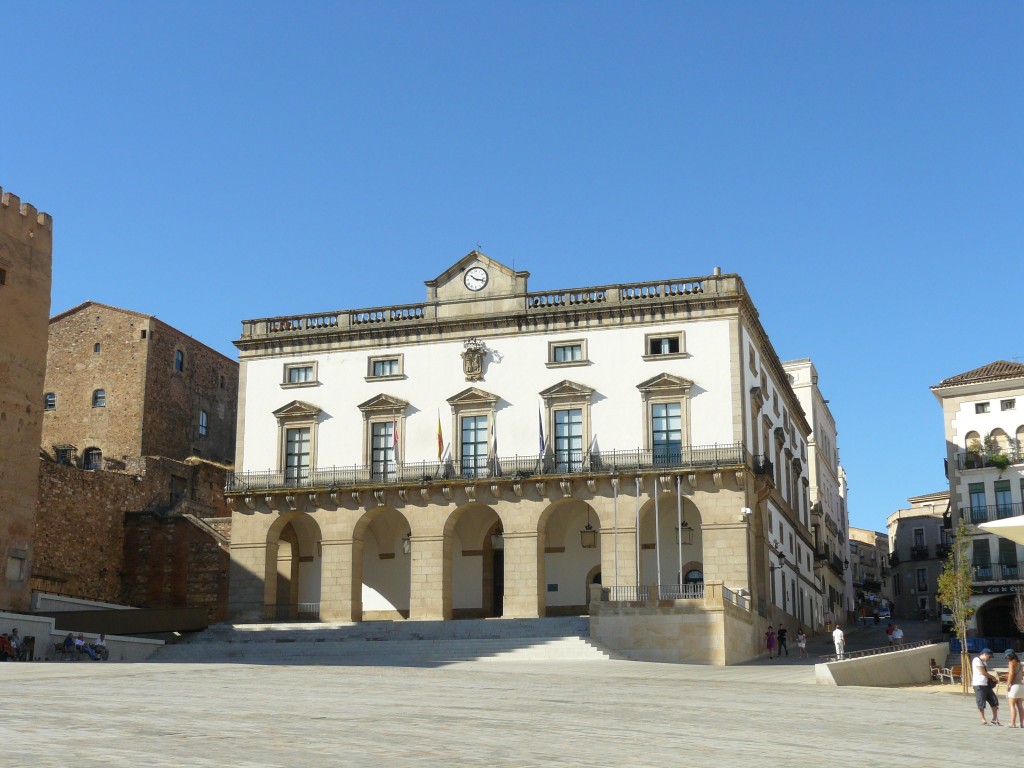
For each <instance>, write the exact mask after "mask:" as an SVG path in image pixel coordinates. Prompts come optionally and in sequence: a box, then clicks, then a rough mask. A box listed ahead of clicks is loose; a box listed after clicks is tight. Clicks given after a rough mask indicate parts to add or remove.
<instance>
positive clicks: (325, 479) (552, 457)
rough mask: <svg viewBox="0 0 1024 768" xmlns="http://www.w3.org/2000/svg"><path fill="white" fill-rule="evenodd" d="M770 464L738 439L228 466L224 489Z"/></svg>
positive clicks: (324, 486) (608, 473) (415, 482)
mask: <svg viewBox="0 0 1024 768" xmlns="http://www.w3.org/2000/svg"><path fill="white" fill-rule="evenodd" d="M766 464H767V465H768V466H770V465H771V462H767V461H766V460H765V459H764V457H761V456H756V457H755V456H751V455H750V454H749V453H747V451H746V450H745V449H744V447H743V445H742V444H741V443H731V444H724V445H703V446H683V447H679V448H672V449H668V450H665V449H656V450H653V451H652V450H648V449H638V450H630V451H600V452H599V451H587V452H573V453H566V454H561V453H553V454H547V455H545V456H543V457H537V456H503V457H501V456H499V457H497V458H487V459H475V460H471V461H459V460H447V461H421V462H405V463H396V462H388V463H386V464H380V465H373V466H369V467H367V466H359V465H351V466H344V467H326V468H321V469H313V470H310V471H308V472H305V473H295V472H284V471H275V470H270V471H264V472H229V473H228V476H227V483H226V486H225V490H226V491H227V492H228V493H246V492H249V491H273V490H288V489H292V488H310V489H312V488H322V489H325V490H327V489H332V488H335V489H336V488H346V487H354V486H368V487H374V486H382V485H406V486H410V485H431V484H434V483H450V482H456V483H457V482H465V483H472V482H473V481H477V480H491V481H496V480H506V481H511V480H523V479H525V478H532V477H536V478H538V479H539V478H542V477H564V476H566V475H583V476H605V477H608V476H612V475H615V474H629V473H656V472H659V471H663V470H673V469H695V470H699V469H705V470H708V469H710V470H715V469H718V468H720V467H736V468H739V467H743V466H750V467H751V468H752V469H753V471H754V472H755V473H758V472H759V469H763V468H764V466H765V465H766Z"/></svg>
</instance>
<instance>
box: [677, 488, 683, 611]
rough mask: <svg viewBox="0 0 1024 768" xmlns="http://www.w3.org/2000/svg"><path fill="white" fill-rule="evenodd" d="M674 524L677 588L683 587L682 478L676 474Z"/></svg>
mask: <svg viewBox="0 0 1024 768" xmlns="http://www.w3.org/2000/svg"><path fill="white" fill-rule="evenodd" d="M676 525H678V526H679V528H678V530H679V535H678V536H677V538H678V539H679V590H680V592H681V591H682V589H683V478H682V477H681V476H680V475H676Z"/></svg>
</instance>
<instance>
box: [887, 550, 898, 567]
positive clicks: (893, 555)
mask: <svg viewBox="0 0 1024 768" xmlns="http://www.w3.org/2000/svg"><path fill="white" fill-rule="evenodd" d="M899 564H900V553H899V552H890V553H889V565H899Z"/></svg>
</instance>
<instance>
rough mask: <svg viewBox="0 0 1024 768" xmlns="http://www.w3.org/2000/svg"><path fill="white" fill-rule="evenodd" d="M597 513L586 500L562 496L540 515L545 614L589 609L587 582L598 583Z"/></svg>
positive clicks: (574, 613)
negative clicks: (595, 578)
mask: <svg viewBox="0 0 1024 768" xmlns="http://www.w3.org/2000/svg"><path fill="white" fill-rule="evenodd" d="M599 528H600V521H599V520H598V517H597V513H596V512H595V511H594V510H593V508H592V507H591V506H590V505H589V504H587V503H586V502H583V501H579V500H577V499H562V500H561V501H557V502H555V503H554V504H552V505H551V506H550V507H548V508H547V509H546V510H545V511H544V513H543V514H542V515H541V517H540V521H539V525H538V533H539V535H540V540H541V541H542V542H543V546H544V565H543V570H542V573H541V574H539V575H543V580H542V582H541V584H540V588H541V589H542V590H543V591H544V614H545V615H546V616H583V615H586V614H587V613H589V610H590V607H589V606H590V592H589V589H590V587H589V585H590V584H591V583H592V580H593V578H594V577H595V576H596V577H597V578H598V580H599V581H598V583H600V573H601V536H600V533H599V530H598V529H599Z"/></svg>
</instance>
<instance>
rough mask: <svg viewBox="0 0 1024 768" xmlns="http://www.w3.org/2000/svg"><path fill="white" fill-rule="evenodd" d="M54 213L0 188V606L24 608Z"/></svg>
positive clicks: (36, 478)
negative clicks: (34, 205) (50, 213)
mask: <svg viewBox="0 0 1024 768" xmlns="http://www.w3.org/2000/svg"><path fill="white" fill-rule="evenodd" d="M52 252H53V219H52V218H51V217H50V215H49V214H46V213H39V212H38V211H37V210H36V209H35V208H34V207H33V206H31V205H29V204H27V203H25V204H22V203H21V201H20V200H19V199H18V198H17V197H16V196H15V195H12V194H11V193H9V192H7V193H4V192H3V190H2V189H0V329H2V330H0V609H9V610H15V611H24V610H27V609H28V607H29V598H30V591H29V586H28V585H29V574H30V570H31V563H32V535H33V530H34V527H35V508H36V496H37V494H38V489H39V440H40V437H41V435H42V425H43V420H42V417H43V381H44V377H45V375H46V339H47V323H48V320H49V314H50V277H51V266H52Z"/></svg>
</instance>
